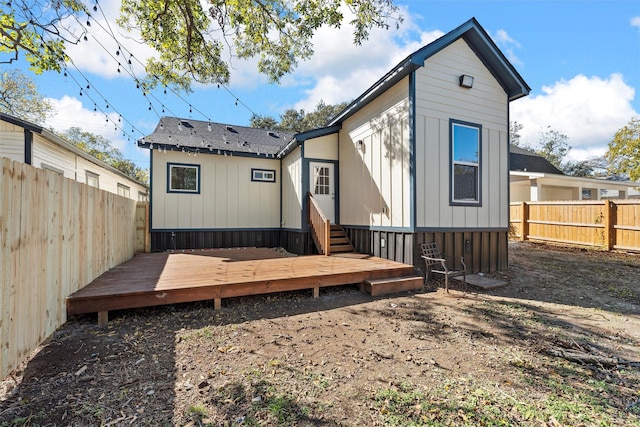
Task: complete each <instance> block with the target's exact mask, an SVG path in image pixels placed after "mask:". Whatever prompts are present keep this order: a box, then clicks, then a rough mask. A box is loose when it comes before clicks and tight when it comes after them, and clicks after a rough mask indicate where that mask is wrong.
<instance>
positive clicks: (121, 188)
mask: <svg viewBox="0 0 640 427" xmlns="http://www.w3.org/2000/svg"><path fill="white" fill-rule="evenodd" d="M118 194H119V195H121V196H124V197H131V188H129V187H128V186H126V185H124V184H120V183H118Z"/></svg>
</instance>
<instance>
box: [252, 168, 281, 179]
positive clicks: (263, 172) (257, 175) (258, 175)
mask: <svg viewBox="0 0 640 427" xmlns="http://www.w3.org/2000/svg"><path fill="white" fill-rule="evenodd" d="M251 181H260V182H276V171H275V170H270V169H251Z"/></svg>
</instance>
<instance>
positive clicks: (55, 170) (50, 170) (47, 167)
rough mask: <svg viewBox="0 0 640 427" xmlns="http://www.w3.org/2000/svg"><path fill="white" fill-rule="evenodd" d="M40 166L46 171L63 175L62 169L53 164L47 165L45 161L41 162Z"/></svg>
mask: <svg viewBox="0 0 640 427" xmlns="http://www.w3.org/2000/svg"><path fill="white" fill-rule="evenodd" d="M40 166H41V167H42V169H44V170H46V171H47V172H53V173H55V174H58V175H62V176H64V171H63V170H62V169H58V168H54V167H53V166H49V165H48V164H46V163H41V164H40Z"/></svg>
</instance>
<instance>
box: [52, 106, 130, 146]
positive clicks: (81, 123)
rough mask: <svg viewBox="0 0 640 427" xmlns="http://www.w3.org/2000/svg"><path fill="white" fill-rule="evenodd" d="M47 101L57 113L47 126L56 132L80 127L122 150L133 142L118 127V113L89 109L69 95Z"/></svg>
mask: <svg viewBox="0 0 640 427" xmlns="http://www.w3.org/2000/svg"><path fill="white" fill-rule="evenodd" d="M47 101H49V102H51V104H52V105H53V106H54V108H55V109H56V114H55V115H54V116H53V117H52V118H50V119H49V120H48V121H47V127H49V128H51V129H52V130H53V131H54V132H56V133H62V132H64V131H66V130H67V129H69V128H71V127H74V126H75V127H80V128H81V129H82V130H83V131H87V132H91V133H94V134H96V135H100V136H102V137H104V138H106V139H108V140H109V141H111V144H112V145H113V146H114V147H116V148H118V149H119V150H121V151H123V150H124V149H125V148H126V146H127V144H129V145H131V144H132V142H130V141H129V142H128V141H127V140H126V138H123V136H122V127H121V126H118V129H117V128H116V125H118V124H119V122H118V119H119V117H118V114H116V113H110V114H107V115H105V114H104V113H102V112H100V111H97V112H96V111H93V110H87V109H86V108H84V107H83V106H82V102H80V100H78V99H77V98H74V97H70V96H67V95H65V96H63V97H62V98H61V99H54V98H47ZM107 118H108V119H109V120H108V121H107ZM121 123H122V122H120V124H121Z"/></svg>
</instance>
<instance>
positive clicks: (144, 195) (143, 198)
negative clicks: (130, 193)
mask: <svg viewBox="0 0 640 427" xmlns="http://www.w3.org/2000/svg"><path fill="white" fill-rule="evenodd" d="M138 201H139V202H148V201H149V197H148V196H147V193H145V192H144V191H138Z"/></svg>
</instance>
